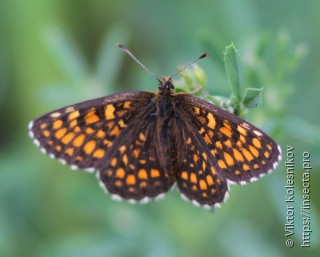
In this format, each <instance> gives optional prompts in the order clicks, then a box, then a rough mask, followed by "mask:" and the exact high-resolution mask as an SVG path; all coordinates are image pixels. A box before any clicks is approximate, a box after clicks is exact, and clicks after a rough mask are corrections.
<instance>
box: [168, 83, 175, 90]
mask: <svg viewBox="0 0 320 257" xmlns="http://www.w3.org/2000/svg"><path fill="white" fill-rule="evenodd" d="M166 89H167V90H169V89H174V86H173V85H172V83H171V82H167V83H166Z"/></svg>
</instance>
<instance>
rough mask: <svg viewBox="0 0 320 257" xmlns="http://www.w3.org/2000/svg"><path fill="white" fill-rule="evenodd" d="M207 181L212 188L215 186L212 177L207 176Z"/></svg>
mask: <svg viewBox="0 0 320 257" xmlns="http://www.w3.org/2000/svg"><path fill="white" fill-rule="evenodd" d="M206 179H207V183H208V185H209V186H212V185H213V184H214V182H213V179H212V177H211V176H210V175H207V177H206Z"/></svg>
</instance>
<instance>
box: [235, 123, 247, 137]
mask: <svg viewBox="0 0 320 257" xmlns="http://www.w3.org/2000/svg"><path fill="white" fill-rule="evenodd" d="M237 129H238V131H239V132H240V133H241V134H242V135H244V136H246V135H247V131H246V130H245V129H244V128H243V127H241V126H239V125H238V127H237Z"/></svg>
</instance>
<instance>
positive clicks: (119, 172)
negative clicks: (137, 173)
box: [116, 168, 133, 178]
mask: <svg viewBox="0 0 320 257" xmlns="http://www.w3.org/2000/svg"><path fill="white" fill-rule="evenodd" d="M124 175H125V171H124V169H123V168H119V169H117V171H116V177H117V178H124ZM131 176H133V175H131Z"/></svg>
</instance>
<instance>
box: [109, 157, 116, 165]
mask: <svg viewBox="0 0 320 257" xmlns="http://www.w3.org/2000/svg"><path fill="white" fill-rule="evenodd" d="M110 164H111V166H112V167H115V166H116V165H117V158H116V157H113V158H112V160H111V162H110Z"/></svg>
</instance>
